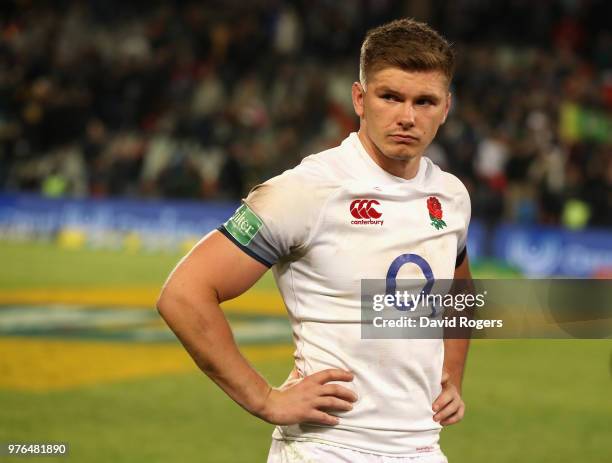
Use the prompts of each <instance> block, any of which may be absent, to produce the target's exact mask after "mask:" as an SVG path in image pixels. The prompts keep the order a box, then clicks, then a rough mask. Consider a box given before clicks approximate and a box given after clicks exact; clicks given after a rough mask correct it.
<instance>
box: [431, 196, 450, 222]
mask: <svg viewBox="0 0 612 463" xmlns="http://www.w3.org/2000/svg"><path fill="white" fill-rule="evenodd" d="M427 209H428V210H429V218H430V219H431V225H433V226H434V227H435V229H436V230H440V229H441V228H444V227H446V222H444V220H442V205H441V204H440V201H439V200H438V198H436V197H435V196H430V197H429V198H427Z"/></svg>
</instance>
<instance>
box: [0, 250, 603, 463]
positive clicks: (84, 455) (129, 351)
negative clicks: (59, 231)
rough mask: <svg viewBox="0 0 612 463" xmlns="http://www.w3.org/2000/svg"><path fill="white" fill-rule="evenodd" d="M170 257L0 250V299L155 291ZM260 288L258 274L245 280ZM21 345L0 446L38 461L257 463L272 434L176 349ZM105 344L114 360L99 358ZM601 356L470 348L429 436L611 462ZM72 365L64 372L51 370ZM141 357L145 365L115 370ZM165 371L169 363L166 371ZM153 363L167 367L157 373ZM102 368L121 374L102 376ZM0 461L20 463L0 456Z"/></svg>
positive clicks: (489, 452) (530, 455)
mask: <svg viewBox="0 0 612 463" xmlns="http://www.w3.org/2000/svg"><path fill="white" fill-rule="evenodd" d="M179 257H180V256H178V255H161V254H159V255H140V254H135V255H128V254H123V253H120V252H116V253H115V252H111V253H109V252H101V251H88V250H81V251H66V250H60V249H57V248H55V247H54V246H51V245H26V244H20V245H16V244H6V243H0V258H1V261H2V263H3V264H4V265H2V266H0V293H2V292H9V291H12V290H15V289H18V290H19V289H23V290H28V291H36V290H37V289H38V288H49V287H65V288H90V287H91V288H117V287H126V288H130V287H132V286H137V287H142V286H154V287H156V286H159V285H161V283H162V282H163V280H164V279H165V277H166V275H167V273H168V272H169V271H170V269H171V268H172V266H173V265H174V264H175V263H176V261H177V260H178V258H179ZM272 287H273V282H272V281H271V280H270V278H265V279H264V280H263V281H262V282H261V283H260V284H259V285H258V289H261V290H270V288H272ZM50 310H51V309H50ZM145 310H147V309H145ZM148 310H153V309H152V308H149V309H148ZM0 323H1V321H0ZM34 340H35V341H36V342H42V343H43V344H42V346H43V349H42V350H41V352H40V354H39V355H38V357H39V358H38V357H36V358H35V357H33V356H32V355H31V354H28V353H27V352H30V351H28V345H29V344H28V343H29V342H31V341H32V338H28V337H24V336H9V335H6V336H4V337H0V442H9V441H11V442H25V441H35V442H41V441H56V442H67V443H68V444H69V445H70V456H68V457H57V458H53V457H46V458H44V461H46V462H61V461H78V462H92V463H95V462H130V463H137V462H147V463H154V462H168V461H176V462H184V463H191V462H207V463H208V462H211V463H216V462H232V463H233V462H258V461H265V456H266V454H267V450H268V447H269V441H270V434H271V432H272V427H271V426H270V425H268V424H266V423H263V422H261V421H259V420H257V419H255V418H253V417H252V416H250V415H249V414H248V413H246V412H244V411H243V410H242V409H241V408H240V407H238V406H237V405H235V404H234V403H233V402H232V401H231V400H230V399H228V398H227V397H225V396H224V394H223V393H221V392H220V391H219V390H218V389H217V388H216V386H214V385H213V384H212V382H211V381H209V380H208V379H207V378H205V377H204V376H203V375H202V374H201V373H199V372H198V371H196V369H195V368H194V367H193V366H190V364H189V362H188V360H187V358H186V355H185V354H184V353H182V350H181V348H180V346H179V345H178V343H176V342H172V341H170V342H165V343H162V344H155V343H152V344H150V345H148V344H143V343H137V342H134V343H132V344H130V343H126V342H123V343H121V344H118V343H115V342H114V341H108V340H99V339H70V340H69V341H67V342H66V343H65V346H67V347H63V349H65V350H64V351H61V352H60V353H59V354H58V353H57V352H55V351H53V350H52V349H51V348H49V349H48V350H45V348H44V346H45V345H46V344H44V343H46V342H49V346H53V344H52V342H53V341H56V340H57V338H53V340H51V339H49V341H47V338H45V336H40V335H39V336H37V337H36V338H35V339H34ZM116 346H120V349H121V350H119V352H120V354H117V351H113V352H114V353H112V354H111V353H109V354H105V352H106V350H105V349H112V348H113V347H116ZM130 346H133V347H130ZM148 346H150V347H148ZM158 347H159V348H161V349H167V350H169V351H171V352H170V353H168V352H167V351H166V350H164V351H163V352H166V354H167V355H166V354H164V355H166V356H165V357H163V358H162V356H161V354H160V352H162V351H158V350H156V349H157V348H158ZM611 347H612V345H611V344H610V341H609V340H602V341H581V340H565V341H564V340H547V341H540V340H529V341H527V340H513V341H475V342H473V346H472V349H471V352H470V357H469V360H468V366H467V372H466V379H465V384H464V389H465V392H464V398H465V400H466V402H467V415H466V418H465V420H464V421H463V422H462V423H461V424H459V425H456V426H453V427H450V428H448V429H447V430H445V431H444V432H443V433H442V436H443V437H442V445H443V448H444V450H445V452H446V454H447V455H448V457H449V461H450V462H451V463H479V462H499V463H505V462H517V461H521V462H537V463H540V462H542V463H547V462H550V463H552V462H555V463H559V462H568V463H569V462H572V463H573V462H581V463H604V462H610V461H612V400H611V399H610V397H611V395H610V394H611V392H612V390H611V386H612V381H611V367H612V365H611V359H612V358H611ZM87 349H92V350H87ZM143 349H144V351H143ZM147 349H150V352H151V353H150V355H147V352H148V351H147ZM54 352H55V353H54ZM90 352H98V353H99V354H95V355H100V357H96V356H95V355H94V354H92V353H90ZM109 352H111V351H110V350H109ZM143 352H144V357H143ZM289 352H290V351H289V350H287V355H286V356H280V357H279V356H278V355H275V356H273V355H270V356H267V354H266V351H265V349H264V350H263V351H262V352H261V353H260V354H259V355H257V356H254V357H252V358H253V359H254V360H253V362H254V365H255V367H256V368H257V369H258V370H259V371H261V372H262V373H263V374H264V375H265V376H266V377H267V378H268V379H269V381H271V382H272V383H274V384H278V383H280V382H282V380H283V379H284V377H285V376H286V374H287V372H288V371H289V369H290V367H291V359H290V356H289ZM60 354H61V355H60ZM62 356H64V358H62ZM71 359H72V360H74V361H73V362H72V363H71V365H72V366H71V367H70V368H67V367H66V366H64V365H65V362H69V361H70V360H71ZM75 359H76V360H75ZM142 359H145V360H146V361H147V362H149V363H151V365H152V369H151V370H147V371H144V372H140V373H138V374H135V375H132V376H129V375H125V374H124V373H126V371H125V368H128V367H130V365H131V364H132V363H133V364H134V365H135V366H134V368H136V366H137V364H136V363H135V362H141V361H145V360H142ZM131 362H132V363H131ZM172 362H175V363H177V365H179V366H180V368H176V370H173V368H172V367H173V365H172ZM69 363H70V362H69ZM162 363H163V364H164V365H165V366H166V368H165V369H164V370H160V371H156V370H155V367H156V366H159V365H161V364H162ZM75 365H76V370H75ZM97 365H100V368H101V369H106V370H108V372H109V374H108V375H106V376H105V375H104V374H102V375H100V378H101V379H100V380H99V381H89V382H87V381H83V382H80V383H79V382H75V383H74V384H72V385H68V386H65V385H63V386H61V387H51V386H49V387H48V388H45V387H38V388H36V389H29V388H28V387H27V385H28V381H21V382H20V381H13V382H11V381H4V382H3V378H5V379H6V378H9V377H10V376H11V375H13V376H15V375H23V376H24V378H25V379H26V380H28V379H32V381H33V382H34V379H35V378H37V376H38V375H46V376H48V377H49V382H48V384H49V385H52V384H65V383H66V381H64V380H65V379H66V378H65V376H67V375H72V374H73V375H76V376H78V370H81V369H82V370H88V371H90V370H94V372H95V370H96V367H97ZM183 365H186V367H185V366H183ZM43 366H44V368H43ZM115 367H116V368H117V369H120V370H121V368H123V370H121V371H120V372H119V373H120V374H119V373H117V374H115V375H114V376H113V374H111V373H112V372H111V370H113V368H115ZM130 368H131V367H130ZM128 369H129V368H128ZM102 373H104V372H102ZM13 379H15V378H13ZM16 379H17V380H19V379H20V378H16ZM21 379H23V378H21ZM53 381H56V383H54V382H53ZM68 383H70V381H68ZM15 384H18V385H19V384H21V385H22V386H15ZM44 384H46V383H44V382H43V386H44ZM0 461H9V462H10V461H15V462H18V461H23V459H22V458H20V457H1V456H0Z"/></svg>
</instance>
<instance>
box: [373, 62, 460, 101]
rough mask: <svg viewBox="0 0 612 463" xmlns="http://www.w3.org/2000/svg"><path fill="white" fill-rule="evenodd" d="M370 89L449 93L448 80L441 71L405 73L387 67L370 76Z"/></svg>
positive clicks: (398, 69)
mask: <svg viewBox="0 0 612 463" xmlns="http://www.w3.org/2000/svg"><path fill="white" fill-rule="evenodd" d="M367 85H368V87H374V88H380V87H386V88H389V89H392V90H396V91H400V92H403V93H421V92H423V93H436V94H440V95H441V96H442V95H446V94H447V93H448V79H447V78H446V76H445V75H444V74H443V73H442V72H441V71H405V70H403V69H400V68H395V67H387V68H383V69H380V70H378V71H374V72H372V73H371V74H370V75H369V76H368V83H367Z"/></svg>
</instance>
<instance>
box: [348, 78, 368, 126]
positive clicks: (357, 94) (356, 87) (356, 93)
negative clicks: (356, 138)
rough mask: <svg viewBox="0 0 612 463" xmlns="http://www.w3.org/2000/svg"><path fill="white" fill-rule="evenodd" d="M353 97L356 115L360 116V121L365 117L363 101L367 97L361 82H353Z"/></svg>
mask: <svg viewBox="0 0 612 463" xmlns="http://www.w3.org/2000/svg"><path fill="white" fill-rule="evenodd" d="M351 96H352V97H353V108H354V109H355V114H357V116H359V119H361V118H362V117H363V99H364V97H365V90H364V89H363V87H362V86H361V84H360V83H359V82H353V86H352V87H351Z"/></svg>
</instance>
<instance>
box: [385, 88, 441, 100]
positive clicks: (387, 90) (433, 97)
mask: <svg viewBox="0 0 612 463" xmlns="http://www.w3.org/2000/svg"><path fill="white" fill-rule="evenodd" d="M376 91H377V93H379V94H380V93H393V94H395V95H399V96H402V97H404V96H405V95H404V94H403V93H402V92H400V91H398V90H395V89H393V88H391V87H387V86H386V85H383V86H381V87H379V88H377V89H376ZM422 98H429V99H430V100H432V101H434V102H436V103H438V102H439V101H440V97H439V96H438V95H435V94H433V93H421V94H419V95H417V96H416V97H415V99H416V100H419V99H422Z"/></svg>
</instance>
